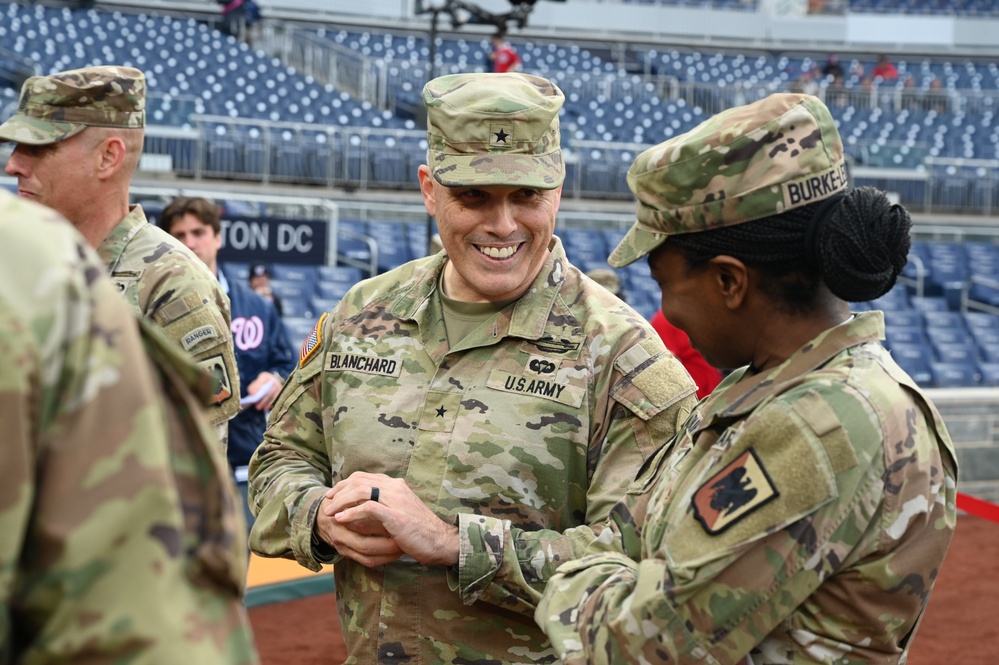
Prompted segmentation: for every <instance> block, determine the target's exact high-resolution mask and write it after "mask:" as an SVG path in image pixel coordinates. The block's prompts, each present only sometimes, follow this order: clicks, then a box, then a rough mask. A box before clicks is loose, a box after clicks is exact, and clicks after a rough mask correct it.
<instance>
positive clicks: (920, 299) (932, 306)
mask: <svg viewBox="0 0 999 665" xmlns="http://www.w3.org/2000/svg"><path fill="white" fill-rule="evenodd" d="M909 302H910V304H911V305H912V307H913V309H917V310H919V311H920V312H929V311H933V312H946V311H948V310H949V309H950V305H949V303H948V302H947V299H946V298H944V297H943V296H912V298H910V299H909Z"/></svg>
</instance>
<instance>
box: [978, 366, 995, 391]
mask: <svg viewBox="0 0 999 665" xmlns="http://www.w3.org/2000/svg"><path fill="white" fill-rule="evenodd" d="M978 373H979V374H980V375H981V377H982V385H983V386H990V387H993V388H995V387H999V362H980V363H978Z"/></svg>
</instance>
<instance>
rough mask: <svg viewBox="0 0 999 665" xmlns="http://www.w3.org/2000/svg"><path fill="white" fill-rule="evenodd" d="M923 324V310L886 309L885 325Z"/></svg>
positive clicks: (901, 326)
mask: <svg viewBox="0 0 999 665" xmlns="http://www.w3.org/2000/svg"><path fill="white" fill-rule="evenodd" d="M922 325H923V315H922V312H917V311H916V310H912V309H889V310H885V326H892V327H900V328H919V327H920V326H922Z"/></svg>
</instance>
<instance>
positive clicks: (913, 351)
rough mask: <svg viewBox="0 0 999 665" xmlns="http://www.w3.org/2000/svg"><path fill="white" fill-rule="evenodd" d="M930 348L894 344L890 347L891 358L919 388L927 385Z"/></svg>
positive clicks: (920, 345) (929, 378)
mask: <svg viewBox="0 0 999 665" xmlns="http://www.w3.org/2000/svg"><path fill="white" fill-rule="evenodd" d="M931 353H932V352H931V350H930V347H929V346H928V345H926V344H895V345H893V346H892V347H891V357H892V358H894V359H895V362H897V363H898V365H899V367H901V368H902V369H903V370H905V372H906V373H907V374H908V375H909V376H911V377H912V380H913V381H915V382H916V383H917V384H919V385H921V386H925V385H929V383H930V380H931V379H932V376H931V374H930V357H931Z"/></svg>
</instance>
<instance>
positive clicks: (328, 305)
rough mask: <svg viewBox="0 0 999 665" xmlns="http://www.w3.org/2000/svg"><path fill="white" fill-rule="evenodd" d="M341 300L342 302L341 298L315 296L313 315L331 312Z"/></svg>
mask: <svg viewBox="0 0 999 665" xmlns="http://www.w3.org/2000/svg"><path fill="white" fill-rule="evenodd" d="M339 302H340V299H339V298H319V297H316V298H313V299H312V315H313V316H315V317H318V316H320V315H321V314H322V313H323V312H331V311H333V308H334V307H336V306H337V304H338V303H339Z"/></svg>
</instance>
